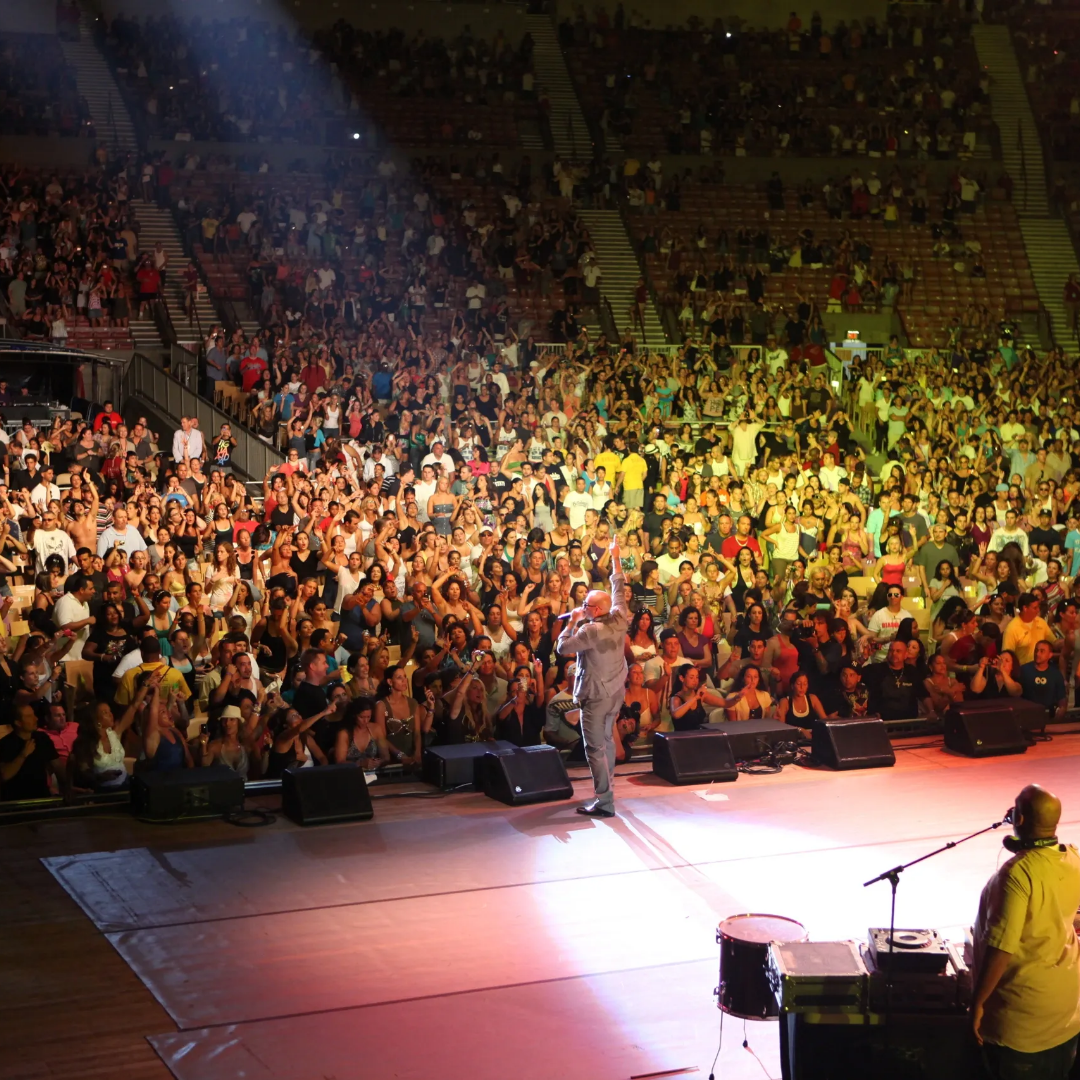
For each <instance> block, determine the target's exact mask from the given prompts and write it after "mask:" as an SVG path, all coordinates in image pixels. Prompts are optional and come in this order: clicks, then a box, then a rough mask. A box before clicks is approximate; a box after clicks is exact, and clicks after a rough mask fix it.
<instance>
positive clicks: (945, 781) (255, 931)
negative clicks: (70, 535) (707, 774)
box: [0, 734, 1080, 1080]
mask: <svg viewBox="0 0 1080 1080" xmlns="http://www.w3.org/2000/svg"><path fill="white" fill-rule="evenodd" d="M928 744H932V745H928ZM909 747H910V748H908V749H900V750H899V752H898V763H897V767H896V768H893V769H879V770H869V771H863V772H850V773H831V772H823V771H817V770H807V769H798V768H790V767H789V768H787V769H785V770H784V772H783V773H782V774H780V775H773V776H746V775H743V776H741V777H740V778H739V780H738V781H737V782H736V783H729V784H720V785H716V786H714V787H712V788H705V787H691V788H672V787H670V786H668V785H666V784H664V783H663V782H661V781H658V780H656V779H655V778H654V777H652V776H651V775H649V774H639V775H631V776H626V777H620V778H619V779H618V781H617V784H616V795H617V800H618V806H619V816H618V818H616V819H613V820H610V821H608V820H603V821H592V820H589V819H585V818H582V817H581V816H579V815H576V814H575V813H574V812H573V806H574V805H575V804H574V803H555V804H552V803H548V804H543V805H540V806H535V807H523V808H520V809H512V808H509V807H504V806H502V805H501V804H499V803H495V802H492V801H491V800H488V799H486V798H484V797H483V796H482V795H473V794H468V795H454V796H448V797H446V798H440V799H405V798H398V799H385V800H380V801H379V802H377V803H376V817H375V820H374V821H373V822H370V823H364V824H348V825H338V826H324V827H321V828H315V829H306V830H305V829H299V828H296V827H294V826H292V825H291V824H290V823H288V822H287V821H285V820H284V819H279V821H278V822H277V823H276V824H275V825H274V826H272V827H270V828H267V829H256V830H243V829H237V828H235V827H231V826H228V825H225V824H220V823H202V824H199V825H194V824H193V825H180V826H159V827H156V828H155V827H153V826H147V825H142V824H140V823H136V822H132V821H130V820H128V821H123V820H119V819H117V820H112V821H107V822H94V821H93V820H85V821H80V822H78V823H72V822H57V823H51V824H49V825H45V826H11V827H9V828H7V829H5V830H3V831H4V833H5V836H4V837H3V838H0V851H3V852H4V856H13V855H14V854H20V855H22V856H27V857H28V856H29V855H30V854H31V853H32V849H33V846H34V843H35V841H37V842H38V844H39V847H38V850H37V852H36V854H38V855H43V856H45V857H44V859H43V862H44V866H45V867H46V868H47V870H48V871H49V873H50V874H51V876H52V879H54V880H52V879H50V878H48V877H47V876H45V875H44V874H40V875H34V874H33V872H32V871H31V869H30V867H29V865H28V858H27V860H26V865H25V866H24V872H23V876H22V878H23V882H24V883H25V884H27V885H28V886H29V885H30V884H32V883H36V884H33V888H34V890H35V897H36V899H35V900H33V901H32V900H30V899H29V898H28V897H27V898H21V899H22V900H23V902H24V903H27V904H30V903H36V904H37V905H38V910H39V911H48V910H50V909H49V905H52V906H53V909H55V911H56V912H57V915H56V920H57V923H58V925H60V926H61V927H62V930H63V934H62V937H63V942H64V949H66V952H67V953H68V954H72V953H76V952H77V953H78V954H79V962H80V963H81V962H82V960H83V955H84V954H85V955H87V956H94V957H96V958H97V964H96V966H95V975H94V977H93V981H94V983H95V986H94V988H93V993H94V995H95V999H96V1007H98V1008H101V1007H102V1005H103V1002H102V1001H101V996H102V995H103V994H104V995H105V1002H104V1004H106V1005H107V1007H108V1008H109V1010H110V1016H111V1015H113V1010H123V1009H127V1010H128V1011H127V1026H126V1027H124V1028H123V1030H122V1031H121V1032H119V1033H118V1032H116V1031H113V1030H112V1028H111V1027H110V1025H109V1024H107V1023H106V1024H105V1025H104V1026H105V1027H106V1028H108V1029H109V1037H110V1039H112V1040H113V1042H110V1044H109V1045H110V1046H116V1047H117V1050H118V1052H121V1051H120V1048H121V1047H122V1046H123V1045H124V1041H125V1040H128V1041H129V1042H130V1041H133V1040H135V1039H137V1037H138V1035H142V1036H145V1037H147V1038H148V1039H149V1043H150V1044H151V1046H152V1047H153V1049H154V1050H155V1051H156V1053H157V1054H158V1055H159V1057H160V1060H161V1061H162V1062H164V1064H165V1066H167V1068H168V1070H169V1072H171V1074H172V1075H173V1076H175V1077H177V1078H179V1080H225V1078H241V1077H243V1078H244V1080H269V1078H275V1080H279V1078H280V1080H284V1078H288V1080H309V1078H310V1080H324V1078H327V1077H334V1078H337V1080H345V1078H347V1077H365V1078H366V1077H372V1078H382V1077H395V1078H425V1080H426V1078H430V1077H439V1078H441V1080H457V1078H459V1077H460V1078H465V1077H469V1078H470V1080H505V1078H507V1077H514V1078H528V1080H533V1078H535V1080H554V1078H559V1080H562V1078H565V1080H608V1078H610V1080H628V1078H630V1077H639V1076H642V1075H648V1074H653V1073H657V1072H663V1071H666V1070H696V1071H698V1072H699V1074H700V1075H701V1076H703V1077H705V1076H708V1073H709V1069H710V1065H711V1062H712V1060H713V1055H714V1053H715V1052H716V1048H717V1039H718V1034H719V1021H720V1015H719V1013H718V1011H717V1009H716V1005H715V1001H714V998H713V989H714V987H715V986H716V984H717V973H718V955H719V954H718V947H717V945H716V942H715V931H716V926H717V924H718V923H719V922H720V920H722V919H723V918H725V917H727V916H729V915H732V914H737V913H742V912H752V911H757V912H769V913H774V914H778V915H785V916H788V917H791V918H794V919H797V920H799V921H800V922H802V923H803V924H804V925H805V926H806V928H807V930H808V931H809V933H810V935H811V937H812V938H815V939H818V940H833V939H838V938H853V939H856V940H862V939H864V938H865V935H866V930H867V927H869V926H878V925H882V924H886V925H887V923H888V916H889V889H888V886H887V885H884V884H879V885H875V886H873V887H871V888H863V887H862V882H863V881H865V880H866V879H868V878H870V877H872V876H873V875H874V874H876V873H878V872H880V871H882V870H885V869H887V868H888V867H890V866H893V865H896V864H898V863H901V862H904V861H906V860H907V859H910V858H913V857H915V856H917V855H919V854H922V853H924V852H925V851H928V850H930V849H931V848H933V847H936V846H938V845H940V844H941V843H944V842H945V841H946V840H948V839H953V838H959V837H960V836H963V835H965V834H966V833H968V832H971V831H973V830H975V829H977V828H980V827H982V826H984V825H986V824H989V823H990V822H992V821H995V820H998V819H999V818H1000V817H1001V816H1002V814H1003V812H1004V811H1005V809H1006V808H1007V807H1008V806H1009V805H1010V804H1011V802H1012V799H1013V796H1014V795H1015V793H1016V792H1017V791H1018V790H1019V788H1020V787H1022V786H1023V785H1024V784H1025V783H1029V782H1032V781H1036V782H1039V783H1042V784H1044V785H1045V786H1047V787H1049V788H1051V789H1052V790H1054V791H1056V792H1057V793H1058V794H1059V795H1060V796H1061V797H1062V799H1063V801H1064V803H1065V824H1064V825H1063V827H1062V830H1061V832H1062V836H1063V837H1064V838H1068V839H1075V838H1076V835H1077V829H1076V824H1077V822H1078V821H1080V770H1078V768H1077V765H1078V762H1077V758H1078V757H1080V735H1077V734H1058V735H1057V736H1056V737H1055V739H1054V741H1053V742H1050V743H1042V744H1039V745H1038V746H1036V747H1034V748H1032V749H1031V750H1030V751H1029V752H1028V753H1027V754H1026V755H1023V756H1016V757H1006V758H996V759H989V760H985V761H969V760H967V759H964V758H958V757H955V756H953V755H950V754H947V753H945V752H944V751H943V750H942V749H941V748H940V743H939V742H938V741H935V740H912V741H911V742H910V743H909ZM629 768H630V769H633V768H635V766H634V765H633V763H631V765H630V766H629ZM637 768H640V766H637ZM577 787H578V789H579V790H580V792H581V793H582V795H585V794H586V793H587V791H588V785H587V784H578V785H577ZM703 795H706V796H708V798H703V797H702V796H703ZM94 847H96V848H97V850H93V849H94ZM103 848H109V849H110V850H102V849H103ZM1003 854H1004V852H1003V849H1002V846H1001V833H1000V832H999V833H991V834H989V835H987V836H985V837H980V838H979V839H977V840H974V841H972V842H971V843H969V844H967V845H965V846H963V847H961V848H958V849H957V850H956V851H953V852H948V853H946V854H943V855H941V856H939V857H938V858H937V859H935V860H933V861H931V862H928V863H926V864H923V865H921V866H919V867H916V868H913V869H912V870H911V871H909V872H908V873H907V874H905V875H904V878H903V880H902V882H901V885H900V893H899V904H898V909H897V922H898V925H901V926H926V927H935V928H937V929H940V930H942V931H943V932H945V933H946V934H947V935H948V936H950V937H952V938H953V939H954V940H956V939H960V938H962V935H963V928H964V927H966V926H967V925H969V924H970V922H971V920H972V918H973V916H974V912H975V907H976V904H977V902H978V896H979V891H980V889H981V887H982V884H983V882H984V881H985V879H986V877H987V876H988V875H989V874H990V873H991V872H992V871H993V869H994V867H995V866H996V865H997V864H998V863H999V861H1000V859H1001V858H1002V856H1003ZM4 856H0V857H4ZM16 861H17V860H16ZM57 882H58V883H59V885H60V886H62V887H63V889H64V890H65V891H66V893H67V894H68V895H69V896H70V897H71V898H73V899H74V900H75V901H76V902H77V904H78V905H79V907H80V908H81V909H82V911H83V912H85V916H86V917H88V918H89V920H90V922H87V921H86V920H85V918H83V917H82V916H78V917H77V918H78V919H79V920H81V924H80V925H76V919H73V918H72V917H71V913H70V912H69V911H68V910H66V909H65V904H67V905H68V906H70V904H69V902H67V901H66V900H65V898H64V897H63V895H62V894H60V891H59V888H58V886H57V885H56V883H57ZM18 885H19V882H18V881H16V882H15V883H14V884H11V885H9V886H8V887H7V889H6V891H7V892H10V891H11V889H13V888H17V887H18ZM4 891H5V890H3V889H0V899H3V897H4ZM25 914H26V918H27V919H28V921H29V922H30V923H33V925H34V928H35V929H36V928H37V924H36V923H34V922H33V920H32V919H31V918H30V917H29V913H25ZM91 922H92V924H93V925H91ZM10 932H11V931H10V928H9V933H10ZM15 932H16V933H18V922H17V923H16V928H15ZM33 941H35V942H36V948H35V949H30V948H28V947H24V948H23V949H22V950H21V951H19V952H18V957H19V958H21V959H22V960H23V961H24V964H25V966H26V968H27V970H29V968H30V967H31V966H33V968H34V972H33V980H34V981H35V986H36V987H37V991H38V993H39V995H44V993H45V992H46V987H47V985H48V979H49V975H48V972H49V971H50V970H51V969H50V964H53V966H54V967H55V966H56V963H55V958H50V948H51V947H53V943H52V942H50V940H49V936H48V933H47V930H46V929H45V928H44V927H43V928H42V929H41V934H40V940H37V939H36V938H34V939H33ZM104 942H108V944H109V945H110V946H111V951H110V950H109V948H108V947H103V943H104ZM25 944H26V943H25V942H24V945H25ZM13 947H14V946H13V945H12V944H11V943H10V942H9V943H6V944H5V943H3V941H2V940H0V962H2V961H4V960H5V959H8V958H10V953H11V949H12V948H13ZM121 958H122V960H121ZM67 962H68V963H71V956H70V955H68V960H67ZM61 966H62V964H61ZM77 966H78V965H76V967H77ZM4 968H9V970H6V971H5V975H3V976H0V979H2V980H3V981H4V982H6V984H7V989H8V990H9V994H8V995H7V997H8V1000H10V998H11V995H12V994H16V995H18V992H19V991H18V981H17V973H18V971H19V965H18V964H16V969H15V976H14V977H13V972H12V971H11V970H10V965H4V967H3V968H0V970H3V969H4ZM130 973H134V975H135V976H137V979H138V981H137V982H136V981H135V980H134V979H133V978H132V977H131V975H130ZM56 977H57V978H59V977H60V967H57V971H56ZM110 987H112V988H113V989H112V991H110ZM143 987H144V988H145V989H142V988H143ZM110 992H111V993H112V994H113V995H114V999H113V1000H112V1001H109V998H108V995H109V994H110ZM147 992H148V993H149V995H153V1000H148V994H147ZM68 994H69V997H70V1003H68V1002H67V1001H65V1000H64V998H63V996H62V994H61V996H60V1003H61V1009H60V1010H59V1012H58V1013H57V1016H56V1022H57V1024H58V1025H60V1026H63V1025H64V1024H65V1022H66V1021H67V1019H68V1018H69V1017H70V1016H71V1015H72V1012H73V1011H77V1010H78V1009H79V1006H78V1004H77V1002H78V1001H79V998H78V996H77V994H76V992H75V988H73V989H72V990H71V991H69V992H68ZM54 1000H55V999H54ZM154 1001H156V1002H157V1005H155V1004H154ZM133 1002H135V1003H137V1005H138V1008H135V1009H133V1007H132V1003H133ZM42 1004H45V1002H42ZM7 1020H8V1023H10V1022H11V1016H10V1014H9V1016H8V1018H7ZM0 1023H3V1021H0ZM139 1025H142V1027H141V1030H138V1031H136V1032H132V1031H130V1030H128V1029H129V1028H132V1027H135V1028H138V1027H139ZM5 1026H7V1025H6V1024H5ZM113 1026H114V1027H115V1026H117V1025H113ZM743 1029H744V1025H743V1022H742V1021H736V1020H732V1019H731V1018H728V1019H727V1020H726V1021H725V1030H724V1045H723V1049H722V1052H721V1060H720V1063H719V1064H718V1066H717V1076H718V1077H723V1078H725V1080H762V1078H763V1077H765V1076H770V1077H778V1076H779V1073H780V1067H779V1056H778V1048H777V1027H776V1025H775V1024H769V1023H750V1024H748V1025H746V1031H747V1038H748V1040H749V1046H750V1050H751V1051H752V1053H751V1052H748V1051H747V1050H746V1049H744V1048H743V1046H742V1041H743ZM0 1033H2V1031H0ZM99 1034H100V1032H99ZM93 1036H94V1031H93V1030H91V1031H88V1032H86V1036H85V1037H86V1038H88V1039H92V1038H93ZM121 1036H122V1037H121ZM117 1039H119V1042H117V1041H116V1040H117ZM31 1041H32V1040H31ZM6 1045H8V1046H11V1045H13V1044H12V1043H11V1042H10V1041H7V1042H6ZM16 1045H18V1044H16ZM143 1046H144V1048H145V1044H143ZM24 1050H26V1051H27V1054H28V1055H29V1056H28V1057H27V1054H24V1055H22V1056H23V1057H26V1061H25V1062H24V1065H25V1067H24V1071H20V1072H15V1071H9V1070H10V1069H11V1067H12V1065H13V1063H12V1060H11V1059H10V1058H9V1061H8V1065H7V1066H5V1065H4V1064H0V1080H8V1078H9V1077H10V1078H15V1077H18V1078H20V1080H22V1078H23V1077H26V1078H30V1077H38V1076H42V1077H44V1076H48V1077H55V1076H68V1075H71V1076H82V1077H86V1076H91V1075H96V1074H95V1073H94V1071H93V1070H91V1069H85V1070H83V1071H81V1072H78V1071H74V1070H73V1069H71V1070H70V1071H69V1067H68V1066H69V1065H70V1064H73V1062H74V1052H75V1050H76V1048H75V1047H69V1048H67V1056H63V1055H60V1054H59V1051H58V1050H57V1049H56V1048H55V1047H51V1046H50V1044H49V1042H48V1040H47V1039H46V1038H44V1036H43V1037H42V1038H41V1045H40V1047H39V1048H38V1049H37V1050H34V1048H33V1047H25V1046H24ZM35 1053H36V1054H37V1056H36V1057H35V1056H34V1054H35ZM50 1055H53V1056H52V1057H50ZM134 1057H135V1058H139V1057H140V1055H138V1054H136V1055H134ZM127 1060H128V1065H129V1066H130V1068H129V1069H127V1070H121V1071H117V1070H115V1069H114V1070H113V1072H112V1073H111V1074H110V1073H106V1072H105V1071H104V1066H105V1062H104V1061H102V1062H101V1063H100V1064H101V1067H102V1072H101V1075H112V1076H117V1075H124V1076H132V1077H134V1076H138V1077H143V1076H146V1077H160V1076H167V1075H168V1073H166V1072H165V1071H164V1070H163V1069H161V1067H160V1065H157V1066H156V1068H157V1071H155V1064H156V1063H151V1062H149V1061H146V1060H142V1062H141V1064H140V1065H139V1066H138V1068H136V1067H135V1065H134V1063H133V1061H132V1059H131V1057H129V1058H128V1059H127ZM35 1062H37V1063H39V1064H40V1065H41V1069H40V1070H35V1069H34V1067H33V1066H34V1063H35ZM65 1063H68V1064H65ZM46 1070H47V1071H46Z"/></svg>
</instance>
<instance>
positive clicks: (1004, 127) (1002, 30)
mask: <svg viewBox="0 0 1080 1080" xmlns="http://www.w3.org/2000/svg"><path fill="white" fill-rule="evenodd" d="M972 36H973V37H974V39H975V49H976V52H977V53H978V57H979V64H980V66H981V67H983V68H984V69H985V70H986V71H988V72H989V73H990V78H991V80H992V82H991V85H990V107H991V113H992V115H993V117H994V121H995V123H996V124H997V126H998V130H999V132H1000V135H1001V157H1002V162H1003V164H1004V165H1005V169H1006V171H1007V172H1008V173H1009V175H1010V176H1011V177H1012V179H1013V184H1014V185H1015V186H1014V195H1013V205H1014V206H1015V207H1016V209H1017V211H1018V212H1019V213H1021V214H1025V213H1026V214H1033V215H1036V216H1045V215H1046V213H1047V212H1048V209H1049V208H1048V205H1047V201H1046V169H1045V166H1044V163H1043V155H1042V141H1041V140H1040V138H1039V129H1038V127H1037V126H1036V124H1035V117H1034V116H1033V115H1032V112H1031V105H1030V103H1029V102H1028V96H1027V89H1026V88H1025V87H1024V80H1023V78H1022V76H1021V74H1020V64H1019V63H1018V61H1017V59H1016V50H1015V49H1014V48H1013V43H1012V38H1011V37H1010V36H1009V28H1008V27H1007V26H990V25H988V24H987V23H976V24H975V26H974V28H973V30H972ZM1025 175H1026V177H1027V183H1026V184H1025V182H1024V177H1025ZM1025 188H1026V192H1025Z"/></svg>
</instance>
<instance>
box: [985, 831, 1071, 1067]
mask: <svg viewBox="0 0 1080 1080" xmlns="http://www.w3.org/2000/svg"><path fill="white" fill-rule="evenodd" d="M1078 907H1080V855H1078V854H1077V851H1076V848H1074V847H1071V846H1069V847H1066V848H1065V850H1064V851H1062V850H1061V848H1060V847H1059V846H1058V845H1057V844H1054V845H1052V846H1050V847H1042V848H1033V849H1032V850H1030V851H1024V852H1021V853H1019V854H1017V855H1014V856H1013V857H1012V858H1011V859H1009V860H1008V862H1006V863H1005V864H1004V865H1003V866H1002V867H1001V868H1000V869H999V870H998V871H997V873H996V874H994V876H993V877H992V878H991V879H990V880H989V881H988V882H987V883H986V887H985V888H984V889H983V892H982V896H981V898H980V899H979V915H978V918H977V919H976V921H975V928H974V940H975V963H976V968H977V967H978V965H979V964H980V963H981V962H982V957H983V955H984V951H985V949H986V947H987V946H990V947H992V948H995V949H1000V950H1001V951H1002V952H1007V953H1009V954H1010V957H1011V959H1010V963H1009V966H1008V967H1007V968H1006V970H1005V974H1004V975H1003V976H1002V977H1001V981H1000V982H999V983H998V985H997V987H996V988H995V989H994V992H993V993H992V994H991V995H990V997H989V998H988V999H987V1001H986V1011H985V1014H984V1017H983V1024H982V1034H983V1038H984V1039H985V1040H986V1041H987V1042H991V1043H994V1044H996V1045H998V1046H1008V1047H1009V1048H1010V1049H1012V1050H1018V1051H1020V1052H1021V1053H1023V1054H1037V1053H1039V1052H1041V1051H1043V1050H1050V1049H1052V1048H1053V1047H1055V1046H1059V1045H1060V1044H1061V1043H1063V1042H1067V1041H1068V1040H1069V1039H1071V1038H1072V1037H1073V1036H1074V1035H1076V1034H1077V1033H1078V1032H1080V944H1078V943H1077V938H1076V931H1075V930H1074V929H1073V915H1074V914H1075V913H1076V910H1077V908H1078Z"/></svg>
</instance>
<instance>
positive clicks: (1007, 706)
mask: <svg viewBox="0 0 1080 1080" xmlns="http://www.w3.org/2000/svg"><path fill="white" fill-rule="evenodd" d="M1023 704H1024V705H1030V704H1031V703H1030V702H1024V703H1023ZM989 705H996V708H993V707H988V706H989ZM973 706H974V707H973ZM1026 711H1027V710H1022V709H1017V708H1015V707H1014V705H1013V703H1012V702H1011V701H1005V700H1001V701H998V702H992V703H983V702H971V703H970V704H969V703H968V702H961V703H960V704H958V705H954V706H953V707H952V708H951V709H949V711H948V712H947V713H946V714H945V722H944V730H945V745H946V746H947V747H948V748H949V749H950V750H955V751H956V753H958V754H963V755H964V756H965V757H976V758H978V757H993V756H994V755H996V754H1024V753H1026V752H1027V748H1028V741H1027V737H1026V736H1025V735H1024V729H1023V727H1022V726H1021V723H1020V716H1021V715H1022V714H1024V713H1026ZM1045 714H1046V710H1045V709H1044V710H1043V716H1044V717H1045Z"/></svg>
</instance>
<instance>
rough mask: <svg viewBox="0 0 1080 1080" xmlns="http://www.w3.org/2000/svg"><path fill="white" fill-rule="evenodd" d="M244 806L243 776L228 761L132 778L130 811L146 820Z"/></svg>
mask: <svg viewBox="0 0 1080 1080" xmlns="http://www.w3.org/2000/svg"><path fill="white" fill-rule="evenodd" d="M243 807H244V778H243V777H242V776H241V775H240V774H239V773H236V772H233V770H232V769H230V768H229V767H228V766H227V765H211V766H209V767H208V768H205V769H170V770H169V771H168V772H142V773H136V774H135V775H134V776H133V777H132V778H131V812H132V813H133V814H134V815H135V816H136V817H138V818H143V819H144V820H146V821H179V820H181V819H182V818H188V819H191V818H213V817H223V816H224V815H225V814H232V813H235V812H236V811H237V810H242V809H243Z"/></svg>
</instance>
